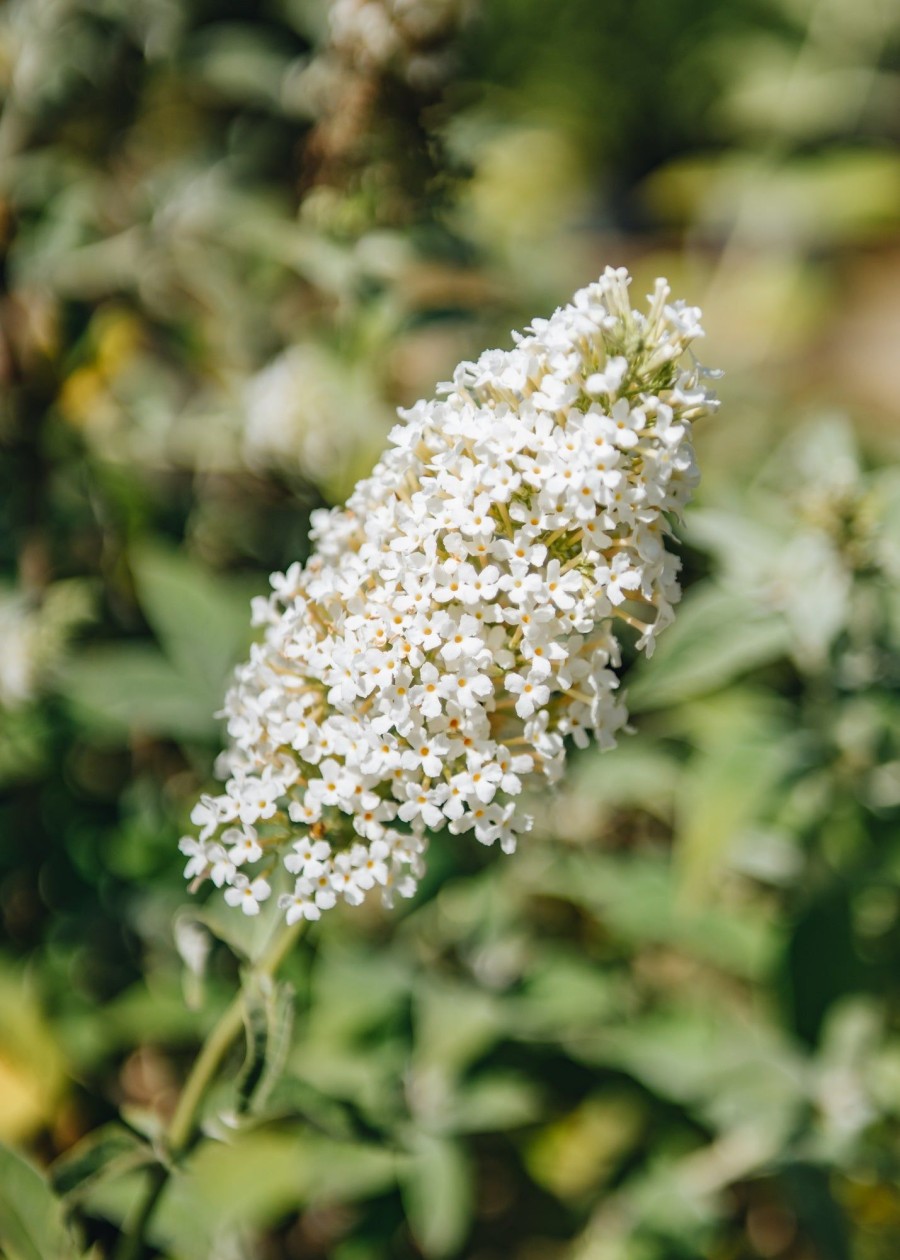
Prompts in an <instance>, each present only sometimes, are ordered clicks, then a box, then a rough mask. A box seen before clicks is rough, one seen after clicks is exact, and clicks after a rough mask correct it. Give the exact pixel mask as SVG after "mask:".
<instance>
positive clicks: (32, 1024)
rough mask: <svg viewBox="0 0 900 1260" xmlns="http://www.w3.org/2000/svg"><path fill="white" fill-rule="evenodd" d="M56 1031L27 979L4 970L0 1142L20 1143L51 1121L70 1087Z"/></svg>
mask: <svg viewBox="0 0 900 1260" xmlns="http://www.w3.org/2000/svg"><path fill="white" fill-rule="evenodd" d="M65 1083H66V1077H65V1065H64V1061H63V1057H62V1051H61V1050H60V1045H59V1041H58V1039H57V1037H56V1036H55V1034H54V1029H53V1028H52V1027H51V1026H50V1025H49V1024H48V1022H47V1019H46V1017H45V1015H44V1013H43V1011H42V1010H41V1007H40V1005H39V1004H38V1002H37V1001H36V1000H35V996H34V994H33V991H32V989H31V987H30V985H28V984H27V983H26V981H25V978H24V977H23V976H22V975H19V974H17V973H16V972H15V971H12V970H7V969H6V967H3V968H2V969H0V1140H9V1141H21V1140H23V1139H25V1138H28V1137H31V1136H32V1135H33V1134H34V1133H35V1132H36V1131H37V1130H38V1129H40V1128H41V1127H42V1126H43V1125H45V1124H47V1123H48V1122H49V1121H51V1120H52V1118H53V1115H54V1112H55V1110H56V1109H57V1107H58V1106H59V1100H60V1095H61V1093H62V1091H63V1089H64V1087H65Z"/></svg>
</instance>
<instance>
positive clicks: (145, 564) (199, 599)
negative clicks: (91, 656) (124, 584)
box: [131, 542, 250, 702]
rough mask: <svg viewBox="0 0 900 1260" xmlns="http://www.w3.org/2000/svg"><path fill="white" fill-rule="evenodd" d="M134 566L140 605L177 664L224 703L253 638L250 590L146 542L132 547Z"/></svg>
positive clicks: (132, 563) (189, 677)
mask: <svg viewBox="0 0 900 1260" xmlns="http://www.w3.org/2000/svg"><path fill="white" fill-rule="evenodd" d="M131 567H132V571H133V573H134V580H135V584H136V586H137V591H138V595H139V597H140V601H141V607H142V608H143V610H144V612H145V613H146V615H147V619H148V621H149V622H150V624H151V625H152V626H153V629H154V630H155V631H156V634H157V635H158V636H159V640H160V642H161V644H162V646H163V647H164V649H165V651H166V654H167V655H168V657H169V659H170V660H171V661H172V664H173V665H174V666H175V667H176V669H178V671H179V672H180V673H181V674H183V675H184V678H185V679H186V680H187V679H197V680H198V681H199V682H200V683H201V684H202V685H201V687H198V691H202V690H203V689H204V687H203V685H205V691H206V694H207V695H210V694H211V695H213V696H218V697H219V701H220V702H221V697H222V695H223V694H224V691H225V685H226V682H227V678H228V674H229V672H230V670H231V668H232V666H233V665H234V664H235V662H236V661H237V659H238V657H239V656H240V655H241V653H242V652H243V650H244V649H245V647H246V645H247V642H248V639H249V637H250V628H249V627H250V615H249V608H248V601H247V594H246V589H245V588H244V586H243V585H241V586H240V587H239V588H236V587H235V585H234V584H232V583H229V582H227V581H225V580H224V579H222V578H219V577H216V576H215V575H214V574H212V573H211V572H210V571H209V570H207V569H204V568H203V567H202V566H201V565H199V564H198V563H197V562H196V561H193V560H189V559H188V558H187V557H185V556H182V555H178V554H177V553H175V552H170V551H167V550H164V549H163V548H161V547H158V546H152V545H150V544H148V543H146V542H145V543H143V544H142V545H141V546H140V547H138V548H136V549H135V550H134V551H133V553H132V556H131Z"/></svg>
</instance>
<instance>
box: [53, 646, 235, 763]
mask: <svg viewBox="0 0 900 1260" xmlns="http://www.w3.org/2000/svg"><path fill="white" fill-rule="evenodd" d="M199 637H200V638H202V635H200V636H199ZM61 685H62V690H63V693H64V694H65V695H66V697H67V698H68V700H69V701H70V702H71V703H72V704H73V705H74V706H75V708H76V709H77V710H79V711H80V716H81V717H82V718H83V719H84V720H85V721H86V722H87V723H89V724H91V725H94V726H97V727H99V728H100V729H101V730H104V729H105V730H106V731H109V732H116V733H118V732H121V731H131V730H138V731H142V732H143V733H145V734H147V735H163V736H166V735H174V736H177V737H182V738H185V739H202V740H208V739H209V738H210V737H211V736H213V735H215V732H216V729H217V722H216V720H215V719H214V717H213V712H214V709H215V708H217V707H218V706H219V705H220V704H221V701H222V696H221V694H218V695H217V696H216V697H214V695H213V693H212V692H211V691H210V689H209V688H208V687H206V686H204V685H203V684H202V682H200V680H198V679H197V678H186V677H184V676H183V675H182V674H180V673H179V672H178V671H177V670H176V669H175V668H174V666H172V665H170V664H169V662H168V661H167V660H166V659H165V658H164V657H163V656H161V655H160V653H159V651H158V650H157V649H156V648H154V647H151V646H150V645H149V644H143V643H136V644H131V643H119V644H115V645H110V646H109V647H98V648H94V649H92V650H91V651H88V652H85V653H84V654H82V655H81V656H80V657H78V658H77V659H76V660H74V661H72V662H71V663H70V664H69V665H68V666H67V667H66V668H65V670H64V672H63V676H62V680H61Z"/></svg>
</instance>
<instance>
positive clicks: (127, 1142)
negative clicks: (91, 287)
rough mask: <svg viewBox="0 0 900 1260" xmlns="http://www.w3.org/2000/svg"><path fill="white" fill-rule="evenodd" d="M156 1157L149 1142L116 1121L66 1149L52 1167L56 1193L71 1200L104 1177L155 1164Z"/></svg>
mask: <svg viewBox="0 0 900 1260" xmlns="http://www.w3.org/2000/svg"><path fill="white" fill-rule="evenodd" d="M156 1158H157V1157H156V1154H155V1153H154V1151H153V1148H152V1147H151V1146H149V1145H148V1143H146V1142H143V1141H142V1140H141V1139H140V1138H139V1137H138V1136H137V1134H135V1133H133V1132H131V1130H129V1129H126V1128H125V1126H124V1125H122V1124H118V1123H116V1122H115V1121H113V1122H112V1123H111V1124H105V1125H103V1126H102V1128H99V1129H95V1130H94V1132H93V1133H89V1134H88V1135H87V1137H85V1138H83V1139H82V1140H81V1141H80V1142H78V1143H77V1144H76V1145H75V1146H73V1147H72V1148H71V1149H70V1150H68V1151H66V1153H65V1155H63V1156H61V1157H60V1158H59V1159H58V1160H57V1161H56V1163H55V1164H54V1165H53V1167H52V1168H51V1170H50V1177H51V1181H52V1184H53V1188H54V1189H55V1191H56V1193H57V1194H59V1195H62V1196H64V1197H65V1198H67V1199H69V1200H70V1201H71V1200H73V1199H76V1198H78V1197H80V1196H81V1195H82V1194H84V1193H85V1192H86V1191H87V1190H88V1188H89V1187H90V1186H91V1185H93V1184H94V1183H95V1182H97V1181H99V1180H100V1179H101V1178H104V1177H116V1176H121V1175H122V1174H123V1173H126V1172H131V1171H132V1170H133V1169H135V1168H140V1167H142V1166H143V1165H145V1164H152V1163H155V1162H156Z"/></svg>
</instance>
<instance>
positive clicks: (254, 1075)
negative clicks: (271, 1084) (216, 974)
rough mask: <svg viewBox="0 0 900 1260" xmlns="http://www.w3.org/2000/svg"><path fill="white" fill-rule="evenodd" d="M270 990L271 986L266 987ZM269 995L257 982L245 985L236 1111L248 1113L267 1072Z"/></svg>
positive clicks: (264, 987) (249, 982)
mask: <svg viewBox="0 0 900 1260" xmlns="http://www.w3.org/2000/svg"><path fill="white" fill-rule="evenodd" d="M268 988H269V989H271V985H269V986H268ZM270 1002H271V993H270V992H267V991H266V986H264V985H263V984H262V983H261V982H260V981H258V980H252V979H251V980H248V981H246V982H245V984H244V1032H245V1034H246V1038H247V1053H246V1056H245V1058H244V1064H243V1067H242V1068H241V1071H240V1075H239V1076H238V1079H237V1085H236V1088H237V1111H238V1114H239V1115H240V1114H242V1113H243V1112H245V1111H247V1110H248V1108H249V1106H250V1103H251V1101H252V1099H253V1095H254V1093H255V1092H256V1089H257V1086H258V1085H259V1083H260V1081H261V1080H262V1077H263V1073H264V1072H265V1070H266V1056H267V1052H268V1048H269V1021H270V1014H269V1006H270Z"/></svg>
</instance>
